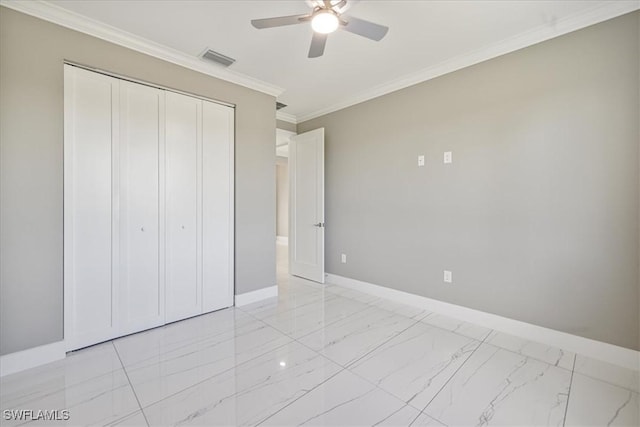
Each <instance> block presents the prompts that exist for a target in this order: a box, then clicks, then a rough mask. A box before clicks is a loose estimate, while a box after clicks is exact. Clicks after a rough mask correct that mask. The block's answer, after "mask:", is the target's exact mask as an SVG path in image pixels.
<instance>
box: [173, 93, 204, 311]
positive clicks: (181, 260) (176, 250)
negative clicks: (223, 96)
mask: <svg viewBox="0 0 640 427" xmlns="http://www.w3.org/2000/svg"><path fill="white" fill-rule="evenodd" d="M201 108H202V101H200V100H199V99H195V98H191V97H189V96H185V95H180V94H176V93H171V92H167V93H166V97H165V118H166V128H165V138H166V139H165V147H166V148H165V149H166V172H165V173H166V175H165V176H166V184H165V185H166V267H165V268H166V284H165V286H166V320H167V321H168V322H173V321H176V320H180V319H184V318H187V317H191V316H195V315H197V314H200V313H202V286H201V285H202V283H201V280H202V275H201V274H200V272H201V269H200V268H199V267H200V265H201V264H200V263H201V255H202V252H201V244H202V238H201V233H200V230H201V219H202V218H201V216H200V215H199V212H200V211H201V209H200V204H201V202H202V200H201V182H202V181H201V180H200V179H198V177H199V175H200V173H201V165H202V162H201V159H202V157H201V156H200V155H199V152H200V151H201V148H202V135H201V131H200V129H201V126H200V120H201V118H202V115H201Z"/></svg>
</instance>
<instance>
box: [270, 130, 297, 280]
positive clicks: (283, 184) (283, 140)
mask: <svg viewBox="0 0 640 427" xmlns="http://www.w3.org/2000/svg"><path fill="white" fill-rule="evenodd" d="M294 135H295V132H291V131H287V130H284V129H276V165H275V168H276V280H277V283H278V285H279V286H284V285H286V284H287V283H288V281H289V141H290V139H291V137H292V136H294Z"/></svg>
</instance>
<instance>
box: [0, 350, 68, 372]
mask: <svg viewBox="0 0 640 427" xmlns="http://www.w3.org/2000/svg"><path fill="white" fill-rule="evenodd" d="M65 350H66V348H65V345H64V341H58V342H54V343H51V344H45V345H41V346H38V347H34V348H30V349H27V350H22V351H17V352H15V353H10V354H5V355H4V356H0V376H1V377H4V376H5V375H9V374H14V373H16V372H20V371H24V370H25V369H30V368H35V367H36V366H40V365H44V364H47V363H51V362H55V361H56V360H60V359H64V358H65V355H66V352H65Z"/></svg>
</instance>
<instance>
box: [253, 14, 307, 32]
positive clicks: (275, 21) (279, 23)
mask: <svg viewBox="0 0 640 427" xmlns="http://www.w3.org/2000/svg"><path fill="white" fill-rule="evenodd" d="M307 18H309V15H291V16H278V17H276V18H264V19H252V20H251V25H253V26H254V27H256V28H258V29H260V30H261V29H263V28H273V27H284V26H285V25H295V24H301V23H302V22H304V21H305V20H307Z"/></svg>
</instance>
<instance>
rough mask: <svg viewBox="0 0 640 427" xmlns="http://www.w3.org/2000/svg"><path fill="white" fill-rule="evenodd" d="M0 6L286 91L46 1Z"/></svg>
mask: <svg viewBox="0 0 640 427" xmlns="http://www.w3.org/2000/svg"><path fill="white" fill-rule="evenodd" d="M0 6H4V7H7V8H9V9H13V10H16V11H18V12H22V13H25V14H27V15H31V16H34V17H36V18H39V19H43V20H45V21H49V22H52V23H54V24H57V25H60V26H63V27H66V28H69V29H72V30H75V31H79V32H81V33H84V34H88V35H90V36H93V37H97V38H99V39H102V40H105V41H108V42H111V43H114V44H117V45H120V46H123V47H126V48H129V49H132V50H135V51H137V52H140V53H144V54H146V55H149V56H153V57H155V58H159V59H162V60H164V61H167V62H170V63H172V64H176V65H179V66H181V67H185V68H189V69H191V70H194V71H198V72H200V73H203V74H207V75H209V76H211V77H215V78H217V79H220V80H224V81H227V82H230V83H234V84H237V85H239V86H244V87H246V88H249V89H252V90H256V91H258V92H263V93H266V94H268V95H271V96H275V97H278V96H279V95H281V94H282V92H284V89H282V88H280V87H278V86H275V85H272V84H269V83H266V82H263V81H260V80H258V79H254V78H253V77H249V76H246V75H244V74H240V73H236V72H233V71H231V70H228V69H223V68H219V67H217V66H215V65H210V64H207V63H205V62H203V61H202V60H201V59H200V58H196V57H193V56H191V55H187V54H185V53H183V52H180V51H178V50H176V49H172V48H170V47H167V46H164V45H161V44H159V43H155V42H153V41H150V40H147V39H145V38H142V37H139V36H136V35H134V34H131V33H128V32H126V31H123V30H120V29H118V28H116V27H113V26H111V25H107V24H105V23H102V22H99V21H97V20H95V19H92V18H88V17H86V16H83V15H80V14H77V13H75V12H71V11H69V10H67V9H64V8H62V7H59V6H56V5H54V4H51V3H49V2H47V1H42V0H32V1H17V0H0Z"/></svg>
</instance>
